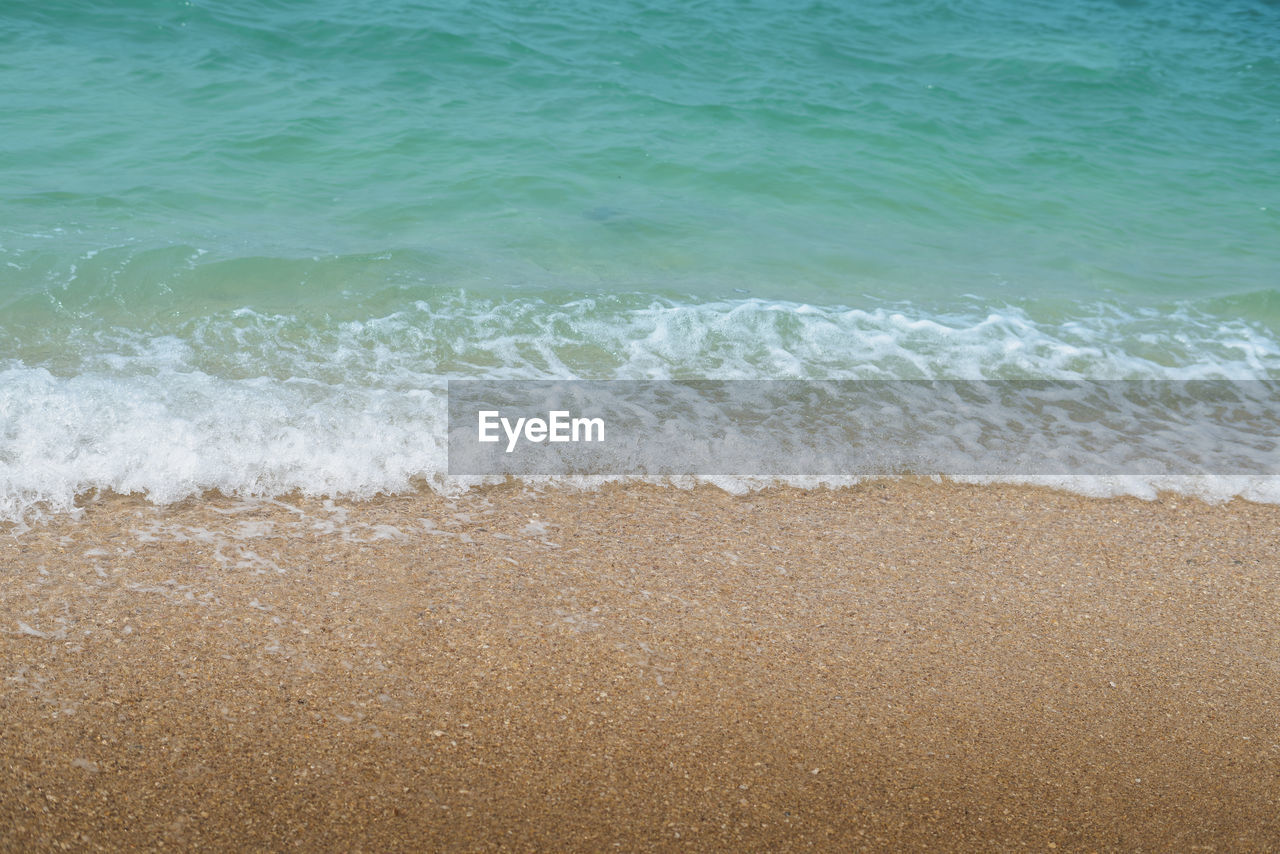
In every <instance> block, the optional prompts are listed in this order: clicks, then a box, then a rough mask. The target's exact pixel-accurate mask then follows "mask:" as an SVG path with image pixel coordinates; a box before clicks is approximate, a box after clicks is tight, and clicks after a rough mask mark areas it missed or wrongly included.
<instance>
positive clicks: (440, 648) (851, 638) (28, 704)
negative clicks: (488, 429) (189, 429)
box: [0, 481, 1280, 851]
mask: <svg viewBox="0 0 1280 854" xmlns="http://www.w3.org/2000/svg"><path fill="white" fill-rule="evenodd" d="M1277 531H1280V507H1277V506H1269V505H1257V504H1249V503H1245V502H1242V501H1235V502H1232V503H1230V504H1222V505H1208V504H1205V503H1202V502H1199V501H1196V500H1192V499H1188V498H1186V497H1181V496H1166V497H1164V498H1163V499H1161V500H1158V501H1154V502H1147V501H1141V500H1137V499H1108V500H1100V499H1086V498H1081V497H1078V496H1072V495H1068V494H1063V493H1057V492H1051V491H1048V490H1043V489H1038V488H1029V487H1012V486H1009V487H1004V486H965V485H956V484H940V483H932V482H910V481H901V482H888V481H885V482H875V483H867V484H864V485H861V486H859V487H856V488H852V489H847V490H841V491H823V490H819V491H811V492H803V491H798V490H793V489H777V490H769V491H765V492H761V493H757V494H753V495H748V496H738V497H735V496H731V495H728V494H725V493H723V492H721V491H718V490H716V489H714V488H711V487H701V488H698V489H693V490H680V489H675V488H659V487H653V486H627V487H609V488H604V489H601V490H600V491H597V492H592V493H579V492H573V491H568V490H561V491H552V492H546V493H536V492H533V491H529V490H527V489H525V488H524V487H522V486H519V485H517V484H510V485H508V486H505V487H495V488H490V489H487V490H483V491H478V492H473V493H470V494H468V495H466V496H464V497H462V498H457V499H446V498H442V497H439V496H436V495H434V494H431V493H429V492H424V493H422V494H417V495H410V496H402V497H387V498H381V499H377V500H372V501H367V502H353V503H347V502H336V503H335V502H327V501H322V500H315V499H305V498H296V497H295V498H289V499H284V500H279V501H262V502H243V501H235V500H230V499H226V498H222V497H220V496H208V497H206V498H204V499H202V500H200V501H190V502H186V503H183V504H179V505H173V506H170V507H167V508H156V507H153V506H152V505H149V504H147V503H146V502H144V501H142V500H140V499H137V498H130V497H116V496H112V497H107V498H103V499H100V500H97V501H94V502H92V503H90V504H89V505H88V506H87V507H86V508H85V511H84V513H83V515H82V517H81V518H79V519H62V520H58V521H55V522H51V523H47V524H41V525H36V526H34V527H32V528H31V529H30V530H28V531H25V532H22V533H18V534H15V533H14V531H13V530H12V529H11V530H8V531H4V532H0V629H3V631H2V632H0V676H3V682H2V683H0V684H2V689H0V768H3V774H0V841H2V842H3V847H4V849H6V850H13V851H18V850H22V851H58V850H89V851H94V850H121V849H134V848H138V849H160V848H164V849H190V848H202V849H220V850H233V849H234V850H286V849H287V850H306V851H360V850H364V851H394V850H406V851H407V850H511V851H526V850H548V851H550V850H563V851H609V850H622V851H636V850H726V851H729V850H732V851H745V850H757V851H763V850H808V849H813V850H830V851H852V850H872V851H876V850H983V851H993V850H1009V851H1013V850H1024V849H1027V850H1048V849H1053V848H1056V849H1057V850H1060V851H1062V850H1071V851H1076V850H1079V851H1089V850H1097V851H1105V850H1120V851H1195V850H1203V851H1267V850H1276V849H1278V848H1280V633H1278V632H1277V627H1278V626H1280V549H1278V547H1277V542H1278V538H1277V536H1276V534H1277Z"/></svg>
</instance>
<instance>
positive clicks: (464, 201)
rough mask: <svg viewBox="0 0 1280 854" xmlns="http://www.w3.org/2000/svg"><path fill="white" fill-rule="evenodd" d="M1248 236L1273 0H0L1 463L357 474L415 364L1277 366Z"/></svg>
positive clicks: (408, 422) (67, 476) (1256, 236)
mask: <svg viewBox="0 0 1280 854" xmlns="http://www.w3.org/2000/svg"><path fill="white" fill-rule="evenodd" d="M1278 272H1280V5H1277V4H1276V3H1274V2H1258V0H1228V2H1222V3H1202V2H1189V0H1188V2H1162V3H1156V2H1102V0H1094V2H1080V3H1072V4H1057V3H1048V2H1032V3H1027V2H1019V3H1014V2H1011V0H979V2H970V3H959V2H942V0H936V1H935V0H908V2H872V3H822V2H815V3H810V2H729V1H728V0H717V1H716V2H710V1H709V0H708V1H707V2H681V3H656V4H655V3H646V4H640V3H629V2H628V3H610V4H594V3H579V2H558V3H529V2H526V3H499V2H476V3H445V4H441V3H436V4H431V3H420V2H408V0H397V2H387V3H379V4H351V3H346V2H343V3H339V2H333V1H332V0H313V2H297V3H293V2H272V1H271V0H237V2H218V3H214V2H209V3H204V2H160V0H152V2H139V0H133V1H132V2H117V3H110V4H101V3H91V2H70V1H69V0H54V1H53V2H43V3H24V2H13V1H12V0H9V2H2V1H0V371H2V372H0V415H3V416H4V417H5V419H6V421H5V427H4V433H3V434H0V466H3V468H0V493H5V491H6V490H7V491H8V492H7V494H9V495H10V496H11V497H12V496H20V497H18V498H13V499H12V500H13V501H15V502H17V504H22V503H23V502H26V501H27V500H28V499H30V498H31V496H33V495H35V496H45V495H54V494H57V495H63V494H64V493H67V490H70V491H71V492H74V491H76V490H81V489H84V488H89V487H92V486H95V485H104V484H114V485H116V486H122V485H123V486H127V485H129V484H131V483H133V484H135V485H136V486H137V488H140V489H142V490H144V491H146V490H153V491H154V490H159V491H160V492H161V493H164V488H168V487H167V486H165V485H168V486H172V487H173V489H174V490H175V491H176V493H181V492H182V491H183V490H184V489H189V488H195V487H196V486H201V485H210V484H212V485H221V486H224V487H226V488H229V489H233V490H234V489H237V488H239V487H240V486H245V485H246V484H248V485H249V486H250V487H252V488H255V489H256V488H262V489H267V490H268V491H269V490H270V489H274V488H276V486H280V487H281V488H283V487H284V486H285V485H288V484H289V483H294V484H295V485H297V484H302V485H304V486H314V487H315V488H316V489H328V488H333V489H338V490H341V489H343V488H345V486H344V484H347V485H350V483H354V484H355V485H354V486H352V487H351V488H353V489H356V491H360V490H365V491H367V490H368V489H373V488H377V487H378V484H383V485H387V484H390V485H391V486H393V487H394V486H395V485H397V484H400V483H402V482H403V480H404V478H406V477H409V476H411V475H413V474H415V473H417V474H421V473H423V472H430V471H433V470H435V469H436V468H438V463H439V460H438V458H437V457H433V456H430V455H427V456H421V455H418V454H417V453H416V452H413V453H410V452H409V451H406V450H405V447H406V446H405V444H404V443H409V442H411V439H410V438H409V437H411V436H413V435H418V434H421V433H422V432H424V431H426V432H431V431H433V430H435V429H436V428H438V426H439V425H438V424H435V422H433V421H431V420H430V419H424V418H421V417H418V416H416V415H414V413H415V412H416V411H417V410H416V409H415V407H421V406H422V401H421V399H420V398H419V397H415V396H413V395H414V394H418V395H422V394H425V395H427V396H428V397H431V396H432V394H434V393H435V392H432V391H431V390H432V389H435V390H437V391H438V389H439V387H440V383H442V381H443V378H444V377H446V376H489V375H502V376H591V377H613V376H618V377H627V376H631V377H637V376H646V377H662V376H686V377H687V376H718V377H731V376H734V377H736V376H741V377H773V376H802V377H803V376H835V377H858V376H867V375H885V376H912V377H914V376H931V375H952V376H1037V375H1046V376H1064V375H1065V376H1088V377H1099V378H1108V377H1123V376H1134V375H1138V376H1153V375H1154V376H1160V375H1166V374H1167V375H1169V376H1177V377H1186V376H1201V375H1205V376H1228V377H1273V376H1276V375H1277V373H1278V372H1280V277H1278V275H1277V274H1278ZM161 379H163V382H161ZM153 380H154V382H153ZM289 383H292V384H293V385H292V386H290V385H288V384H289ZM298 384H304V385H306V384H311V385H312V386H313V387H323V388H324V389H327V390H328V391H327V392H325V393H320V392H315V391H314V390H313V392H311V393H309V395H307V396H304V397H305V400H303V399H299V401H296V402H295V404H289V405H283V408H281V406H282V405H281V404H280V403H279V402H280V401H281V400H287V399H288V393H289V389H291V388H294V387H295V386H297V385H298ZM316 384H319V385H318V386H317V385H316ZM415 390H416V391H415ZM424 390H426V391H424ZM232 401H234V402H235V406H236V407H237V408H238V409H239V410H240V412H241V415H240V417H242V419H243V420H242V421H235V423H231V422H223V421H219V420H218V419H217V418H212V420H211V416H210V413H211V412H217V411H220V410H223V409H226V408H227V406H228V404H229V403H230V402H232ZM291 405H296V406H300V407H303V409H302V410H298V409H290V408H289V406H291ZM380 407H382V408H380ZM303 411H305V412H306V413H310V414H309V415H307V416H306V417H302V416H301V415H300V412H303ZM68 413H73V414H74V417H83V418H85V419H88V420H89V421H91V422H94V423H96V424H98V425H99V426H100V430H99V432H94V430H95V429H97V428H84V429H83V430H81V429H80V428H76V429H75V430H72V429H71V428H67V427H66V424H67V423H68V421H69V419H72V417H73V416H72V415H68ZM369 413H373V414H372V415H370V414H369ZM415 418H416V419H417V420H415ZM353 419H354V420H353ZM361 419H371V420H368V423H369V424H374V425H375V426H377V427H378V430H379V431H380V432H381V434H385V435H401V434H400V433H397V432H396V431H397V430H400V431H402V435H401V438H400V439H396V440H395V441H391V442H390V444H388V445H386V446H385V447H381V448H379V449H375V450H371V451H369V454H368V455H367V456H368V458H367V459H365V458H364V457H361V459H362V460H363V462H362V463H361V464H362V465H363V464H367V465H368V466H371V467H372V469H371V470H377V471H383V472H384V473H385V472H386V471H393V474H392V475H387V478H386V479H384V480H379V477H380V476H381V475H378V474H376V473H375V474H369V475H368V476H367V477H365V475H363V474H362V475H360V476H358V477H357V476H355V475H351V476H350V477H348V474H349V473H347V474H333V472H334V471H335V469H333V468H332V467H331V468H325V467H324V465H323V464H321V463H317V464H316V465H317V466H318V468H317V469H316V472H319V473H318V474H316V473H315V472H312V474H299V473H298V471H293V473H292V474H290V473H289V472H288V471H284V470H281V471H279V472H276V471H275V469H271V471H272V472H275V474H270V473H268V474H264V472H265V471H267V469H270V465H269V464H268V463H267V462H265V461H264V460H266V458H267V456H269V453H268V451H269V449H270V448H271V447H275V446H273V445H272V440H271V437H278V435H279V434H280V431H281V430H285V429H286V427H287V428H288V429H298V430H301V431H302V434H303V435H305V436H306V437H307V439H306V441H308V442H311V443H313V444H314V446H315V447H319V448H324V449H328V451H330V452H332V453H333V454H335V455H337V456H338V457H341V456H342V455H343V454H347V453H348V452H349V449H347V450H339V449H340V448H346V447H347V446H346V445H343V444H342V442H341V441H339V440H338V439H337V438H335V437H337V436H339V435H340V433H341V431H342V430H349V429H350V427H351V425H352V424H354V423H357V422H358V423H360V424H366V421H364V420H361ZM379 419H381V420H379ZM157 420H158V422H159V423H163V424H168V425H169V426H168V427H167V428H166V430H167V432H164V433H157V432H156V429H155V427H154V424H155V423H156V422H157ZM299 424H302V425H303V426H298V425H299ZM50 425H62V426H61V427H59V428H57V430H54V431H53V435H54V436H55V437H56V438H54V439H48V440H47V441H46V439H45V438H43V437H46V435H47V434H49V431H50V429H51V427H50ZM58 430H62V431H63V432H62V433H59V432H58ZM175 430H176V431H177V432H178V433H180V434H182V435H187V433H184V432H183V431H188V432H189V435H190V448H201V447H206V448H207V447H209V446H212V447H215V448H223V451H224V457H225V458H224V457H219V456H218V455H217V454H216V453H215V454H213V457H214V458H215V459H217V460H220V462H219V463H218V464H217V465H214V467H213V468H212V469H208V470H206V469H203V468H201V467H200V466H196V467H195V468H194V469H191V470H190V471H188V469H184V468H182V466H181V465H179V463H178V462H173V464H172V465H171V466H170V467H169V468H165V467H164V466H163V465H160V467H159V468H157V469H156V470H155V471H154V472H151V473H150V474H147V475H145V476H142V475H138V474H137V472H138V469H137V466H136V465H135V466H134V467H133V468H130V467H129V465H132V464H131V463H130V464H126V463H120V462H119V461H118V460H117V461H116V462H113V460H115V459H116V458H115V457H112V456H111V454H117V455H119V454H125V455H126V456H127V455H128V453H132V452H130V451H129V450H128V449H129V448H130V447H131V445H130V443H129V441H127V440H126V439H125V438H123V437H124V436H126V435H135V434H136V435H140V436H150V437H152V439H155V437H157V436H160V437H161V438H163V437H164V436H169V435H173V434H174V431H175ZM246 430H247V431H249V433H250V434H252V435H260V436H261V437H266V438H264V439H263V441H262V442H261V443H259V445H251V444H245V443H239V444H237V443H235V442H231V443H230V444H226V443H227V442H229V441H230V440H228V439H227V438H226V437H227V436H228V435H230V434H232V433H234V432H235V431H240V434H242V435H243V434H244V432H245V431H246ZM255 431H256V432H255ZM308 431H310V432H308ZM415 431H416V432H415ZM37 439H39V441H37ZM148 441H151V440H148ZM397 442H400V443H401V444H397ZM113 443H115V444H113ZM219 443H223V444H219ZM224 445H225V447H224ZM67 448H71V449H72V450H66V449H67ZM95 448H97V449H98V450H94V449H95ZM103 448H105V449H106V450H102V449H103ZM59 449H61V450H59ZM77 449H78V450H77ZM174 453H175V454H176V455H177V456H176V457H175V458H174V459H175V460H178V461H179V462H180V461H182V460H186V459H187V457H186V456H184V454H186V453H188V451H181V452H179V451H177V450H175V452H174ZM190 453H196V451H190ZM200 453H205V452H203V451H201V452H200ZM270 453H275V452H274V451H271V452H270ZM95 454H96V456H95ZM55 463H56V465H55ZM183 465H186V463H183ZM211 465H212V464H211ZM219 465H220V466H222V467H221V468H218V466H219ZM42 467H43V468H42ZM264 467H265V468H264ZM37 469H41V470H44V471H49V470H55V469H56V470H57V471H59V472H61V474H59V475H58V478H60V479H56V480H57V484H55V486H49V485H48V484H46V483H45V481H44V480H42V478H43V477H44V476H45V475H37V474H35V473H34V472H35V471H36V470H37ZM290 471H292V470H290ZM326 473H327V474H326ZM366 474H367V472H366ZM312 475H314V477H312ZM130 478H135V480H130ZM138 478H140V479H138ZM272 478H276V480H273V479H272ZM290 478H293V480H290ZM308 478H311V479H308ZM362 478H363V479H362ZM162 487H164V488H162ZM59 490H62V491H61V492H59ZM68 494H69V493H68ZM166 494H167V493H166ZM15 506H16V505H15ZM0 509H3V508H0Z"/></svg>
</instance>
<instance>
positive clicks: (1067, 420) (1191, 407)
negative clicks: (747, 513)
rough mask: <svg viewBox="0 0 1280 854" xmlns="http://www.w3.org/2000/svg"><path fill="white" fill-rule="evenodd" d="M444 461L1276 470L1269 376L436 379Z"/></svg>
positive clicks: (610, 468) (692, 469) (589, 471)
mask: <svg viewBox="0 0 1280 854" xmlns="http://www.w3.org/2000/svg"><path fill="white" fill-rule="evenodd" d="M449 473H450V474H455V475H502V474H510V475H658V476H662V475H765V476H786V475H890V474H917V475H931V474H945V475H1002V474H1004V475H1206V474H1211V475H1270V474H1280V383H1277V382H1275V381H1269V380H1266V381H1264V380H1254V381H1239V382H1237V381H1227V380H1205V381H1041V380H1008V381H958V380H937V381H933V380H901V381H899V380H892V381H861V380H858V381H853V380H850V381H801V380H778V381H703V380H698V381H656V380H655V381H629V380H615V381H522V380H511V381H509V380H454V381H451V382H450V383H449Z"/></svg>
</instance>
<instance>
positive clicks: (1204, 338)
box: [0, 296, 1280, 520]
mask: <svg viewBox="0 0 1280 854" xmlns="http://www.w3.org/2000/svg"><path fill="white" fill-rule="evenodd" d="M1276 376H1280V341H1278V340H1277V339H1276V337H1275V336H1273V335H1272V334H1270V333H1269V332H1268V331H1266V330H1265V329H1263V328H1261V327H1259V326H1256V325H1253V324H1250V323H1247V322H1245V321H1243V320H1223V319H1221V318H1215V317H1211V316H1208V315H1205V314H1202V313H1199V312H1198V311H1197V310H1195V309H1194V308H1193V307H1192V306H1190V305H1186V306H1181V307H1177V308H1175V309H1174V310H1173V311H1166V312H1164V313H1156V312H1154V311H1148V312H1130V311H1123V310H1121V309H1119V308H1118V307H1115V306H1098V307H1095V308H1094V309H1091V310H1090V311H1089V312H1087V313H1086V314H1084V315H1083V316H1081V315H1077V316H1076V317H1074V318H1073V319H1071V320H1068V321H1064V322H1060V323H1048V322H1046V321H1044V320H1036V319H1033V318H1032V317H1030V316H1029V315H1028V314H1026V313H1025V312H1024V311H1021V310H1019V309H1015V308H1004V309H1001V310H999V311H990V310H987V311H983V312H981V313H974V314H971V315H965V314H963V313H953V314H932V315H930V314H925V313H922V312H913V311H912V310H909V309H907V308H893V307H884V306H881V307H876V308H870V309H859V308H849V307H828V306H814V305H801V304H796V303H787V302H771V301H764V300H756V299H743V300H736V301H717V302H703V303H696V304H695V303H678V302H674V301H670V300H665V299H652V298H642V297H635V296H610V297H599V298H592V299H579V300H576V301H571V302H568V303H563V304H551V303H547V302H543V301H540V300H537V299H511V300H483V299H476V298H467V297H464V296H456V297H450V298H447V299H442V300H440V301H435V302H432V303H427V302H417V303H414V304H412V305H411V306H408V307H406V308H405V309H404V310H401V311H398V312H394V313H390V314H387V315H384V316H381V317H371V318H367V319H363V320H358V321H356V320H351V321H345V322H332V323H316V322H314V321H310V320H307V319H305V318H300V317H295V316H289V315H278V314H265V313H261V312H256V311H251V310H249V309H241V310H238V311H230V312H224V313H221V314H216V315H213V316H211V317H205V318H203V319H201V320H198V321H191V322H189V323H186V324H179V325H177V326H171V327H169V328H165V329H157V330H153V331H139V330H137V329H129V330H126V329H102V328H96V329H90V330H89V331H83V330H81V331H77V332H75V333H73V335H72V337H71V339H70V341H69V342H68V344H67V345H66V347H65V348H64V349H63V350H62V351H61V352H60V353H59V356H58V358H57V359H56V360H52V361H47V362H42V361H39V360H36V359H31V360H28V361H23V360H19V359H13V360H11V361H10V362H8V363H7V364H5V365H4V366H3V367H0V519H5V520H16V519H20V518H22V517H23V516H24V514H27V513H28V512H29V511H31V510H32V509H35V508H43V509H48V510H52V511H55V512H66V511H69V510H72V509H73V508H74V506H75V500H76V497H77V496H78V495H81V494H83V493H86V492H89V491H92V490H107V489H110V490H114V491H117V492H122V493H135V492H136V493H142V494H145V495H147V496H148V497H149V498H150V499H152V500H154V501H156V502H160V503H164V502H171V501H174V500H178V499H181V498H184V497H187V496H191V495H196V494H199V493H200V492H202V491H204V490H209V489H218V490H221V491H222V492H224V493H227V494H233V495H259V496H272V495H279V494H283V493H287V492H290V491H293V490H299V491H301V492H303V493H306V494H313V495H333V496H352V497H367V496H371V495H374V494H376V493H379V492H396V491H402V490H405V489H408V488H411V486H412V484H413V483H414V481H415V480H416V479H420V480H423V481H425V482H426V483H428V484H430V485H431V486H433V487H434V488H436V489H440V490H454V489H459V488H462V487H465V486H467V485H470V484H471V483H474V482H477V480H478V479H476V478H450V477H448V476H447V475H446V474H445V472H446V468H447V466H446V451H445V416H446V411H445V408H446V407H445V403H446V396H445V394H446V381H447V380H448V379H449V378H475V377H486V378H505V379H517V378H529V379H569V378H592V379H667V378H680V379H689V378H709V379H779V378H806V379H890V378H896V379H917V378H938V379H941V378H950V379H982V378H986V379H994V378H1001V379H1013V378H1045V379H1169V380H1173V379H1213V378H1216V379H1237V380H1244V379H1267V378H1273V377H1276ZM970 479H973V478H970ZM1004 479H1006V480H1008V479H1011V478H1009V477H1007V476H1006V477H1005V478H1004ZM1018 479H1020V480H1023V481H1033V480H1038V481H1040V482H1045V483H1047V484H1049V485H1052V486H1056V487H1061V488H1066V489H1072V490H1075V491H1079V492H1085V493H1088V494H1098V495H1112V494H1135V495H1145V496H1150V495H1152V494H1154V491H1155V490H1157V489H1171V490H1174V491H1178V492H1184V493H1190V494H1195V495H1199V496H1202V497H1205V498H1209V499H1215V500H1216V499H1224V498H1229V497H1232V496H1242V497H1245V498H1248V499H1250V500H1255V501H1280V485H1278V484H1277V482H1276V479H1275V478H1265V477H1216V478H1215V477H1203V476H1202V477H1181V478H1169V477H1155V476H1152V477H1128V478H1122V477H1103V476H1092V477H1088V478H1079V477H1076V478H1071V477H1066V476H1063V477H1056V478H1038V479H1037V478H1033V477H1030V476H1026V477H1020V478H1018ZM564 480H565V482H574V483H579V485H583V484H585V483H587V482H586V481H580V480H578V481H570V480H569V479H564ZM712 480H713V482H715V483H717V484H719V485H720V486H722V487H724V488H727V489H730V490H733V491H740V490H742V489H749V488H755V487H756V486H758V485H760V484H761V483H764V482H765V481H761V480H759V479H752V478H716V479H712ZM788 480H789V481H790V482H793V483H796V484H798V485H802V486H811V485H817V484H821V483H827V484H834V483H839V482H844V481H842V480H841V479H839V478H835V479H833V478H790V479H788Z"/></svg>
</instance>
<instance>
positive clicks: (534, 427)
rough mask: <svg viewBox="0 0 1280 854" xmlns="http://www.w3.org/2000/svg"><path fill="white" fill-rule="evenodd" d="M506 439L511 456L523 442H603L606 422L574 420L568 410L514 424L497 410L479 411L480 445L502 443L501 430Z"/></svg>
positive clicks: (594, 419) (521, 420) (522, 419)
mask: <svg viewBox="0 0 1280 854" xmlns="http://www.w3.org/2000/svg"><path fill="white" fill-rule="evenodd" d="M499 428H501V430H502V432H503V433H505V434H506V436H507V448H506V452H507V453H508V454H509V453H511V452H512V451H514V450H515V449H516V445H517V444H518V443H519V442H520V440H521V439H522V438H523V439H524V440H525V441H527V442H603V441H604V419H603V418H574V417H572V416H571V414H570V412H569V411H568V410H567V409H553V410H550V411H549V412H547V417H546V418H536V417H535V418H517V419H516V420H515V422H514V423H512V421H511V419H510V418H505V417H503V416H502V413H500V412H499V411H498V410H496V409H482V410H480V419H479V427H478V431H479V435H478V437H477V439H478V441H480V442H500V441H502V437H501V436H500V435H498V430H499Z"/></svg>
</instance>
